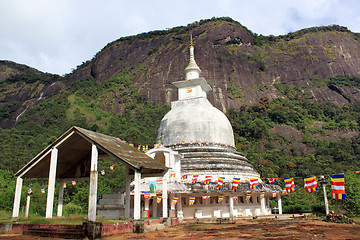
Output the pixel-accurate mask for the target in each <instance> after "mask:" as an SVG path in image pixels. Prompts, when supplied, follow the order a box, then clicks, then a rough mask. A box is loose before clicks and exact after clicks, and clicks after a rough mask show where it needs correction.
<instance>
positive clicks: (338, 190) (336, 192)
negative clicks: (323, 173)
mask: <svg viewBox="0 0 360 240" xmlns="http://www.w3.org/2000/svg"><path fill="white" fill-rule="evenodd" d="M330 177H331V193H332V197H333V198H334V199H345V178H344V174H335V175H330Z"/></svg>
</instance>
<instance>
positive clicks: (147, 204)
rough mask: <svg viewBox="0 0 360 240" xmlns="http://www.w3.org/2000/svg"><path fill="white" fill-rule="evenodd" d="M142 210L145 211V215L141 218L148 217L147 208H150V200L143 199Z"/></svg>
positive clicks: (148, 210) (148, 211)
mask: <svg viewBox="0 0 360 240" xmlns="http://www.w3.org/2000/svg"><path fill="white" fill-rule="evenodd" d="M144 205H145V206H144V208H145V209H144V210H145V211H146V215H144V216H143V217H149V216H150V214H149V213H150V209H149V206H150V198H146V199H145V202H144ZM145 211H144V213H145Z"/></svg>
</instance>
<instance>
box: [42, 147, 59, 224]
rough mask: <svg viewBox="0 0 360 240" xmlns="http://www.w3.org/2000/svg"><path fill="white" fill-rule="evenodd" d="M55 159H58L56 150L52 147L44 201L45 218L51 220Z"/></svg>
mask: <svg viewBox="0 0 360 240" xmlns="http://www.w3.org/2000/svg"><path fill="white" fill-rule="evenodd" d="M57 159H58V149H57V148H55V147H54V148H53V149H52V150H51V158H50V169H49V183H48V189H47V199H46V215H45V217H46V218H52V216H53V209H54V193H55V179H56V167H57Z"/></svg>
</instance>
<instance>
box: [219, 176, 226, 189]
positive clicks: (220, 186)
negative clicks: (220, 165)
mask: <svg viewBox="0 0 360 240" xmlns="http://www.w3.org/2000/svg"><path fill="white" fill-rule="evenodd" d="M224 180H225V178H224V177H219V178H218V184H217V188H218V189H219V190H221V188H222V185H223V183H224Z"/></svg>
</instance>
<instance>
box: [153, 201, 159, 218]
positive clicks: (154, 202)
mask: <svg viewBox="0 0 360 240" xmlns="http://www.w3.org/2000/svg"><path fill="white" fill-rule="evenodd" d="M152 208H153V211H152V213H153V214H152V217H157V209H158V204H157V197H156V196H155V197H153V200H152Z"/></svg>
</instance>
